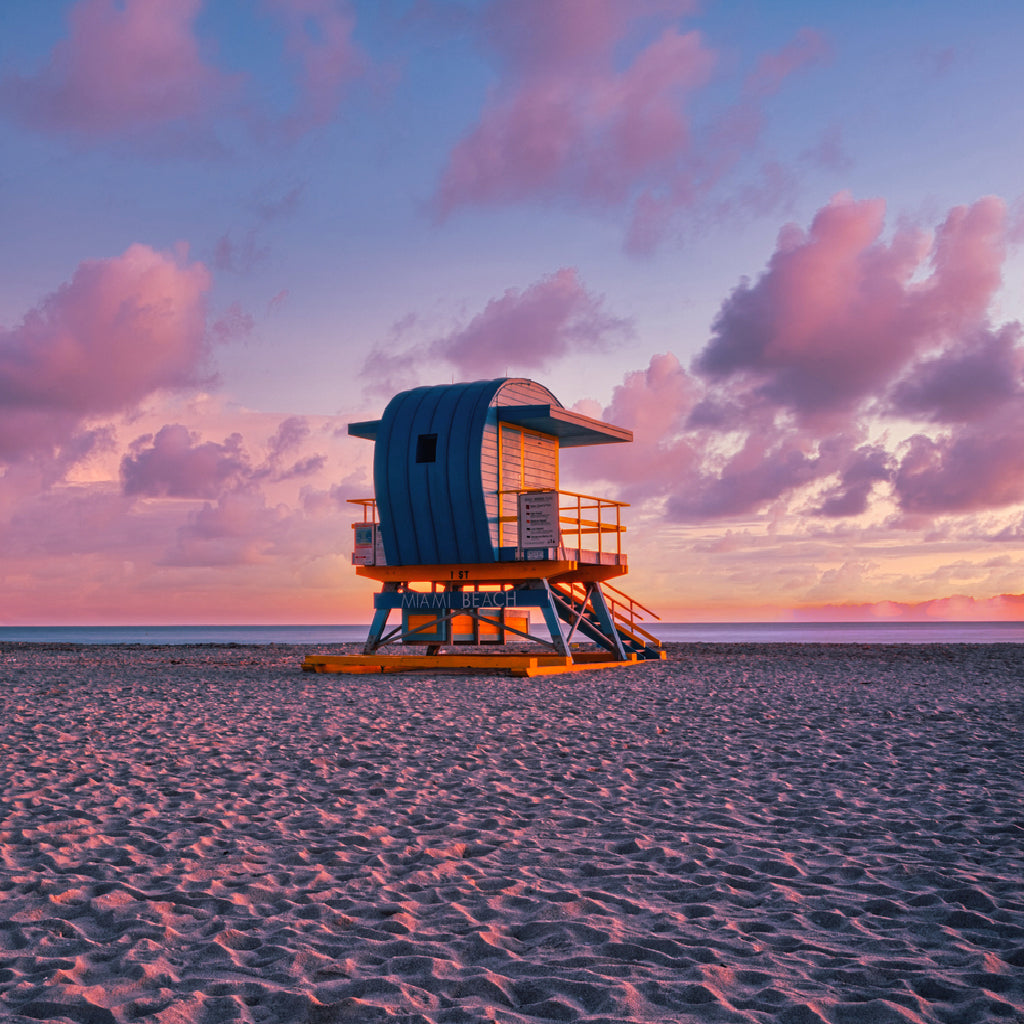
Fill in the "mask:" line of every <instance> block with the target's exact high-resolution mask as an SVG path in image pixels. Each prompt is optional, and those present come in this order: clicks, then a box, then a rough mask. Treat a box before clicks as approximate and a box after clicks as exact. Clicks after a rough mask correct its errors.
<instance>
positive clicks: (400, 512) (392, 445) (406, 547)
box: [373, 388, 428, 565]
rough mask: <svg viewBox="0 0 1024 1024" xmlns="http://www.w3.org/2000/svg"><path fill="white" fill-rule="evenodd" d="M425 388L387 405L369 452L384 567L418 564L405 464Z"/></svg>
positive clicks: (398, 397) (410, 456) (409, 455)
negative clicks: (378, 514)
mask: <svg viewBox="0 0 1024 1024" xmlns="http://www.w3.org/2000/svg"><path fill="white" fill-rule="evenodd" d="M427 390H428V389H427V388H414V389H413V390H412V391H403V392H402V393H401V394H399V395H395V397H394V398H392V399H391V401H390V402H388V407H387V408H386V409H385V410H384V416H383V418H382V420H381V425H380V430H379V431H378V432H377V440H376V442H375V443H374V452H373V488H374V493H375V496H376V498H377V508H378V510H379V513H380V520H381V534H382V539H383V541H384V557H385V558H386V559H387V563H388V565H417V564H421V559H420V557H419V550H418V548H417V545H416V534H415V531H414V524H413V516H412V514H411V512H412V507H413V499H412V493H411V491H410V486H409V484H410V481H409V462H410V461H411V459H414V458H415V457H416V452H415V449H413V450H412V451H411V452H410V444H414V443H415V442H412V441H411V437H412V424H413V420H414V418H415V414H416V410H417V408H418V407H419V404H420V402H421V401H422V400H423V395H424V392H426V391H427Z"/></svg>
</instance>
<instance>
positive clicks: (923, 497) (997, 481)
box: [893, 403, 1024, 514]
mask: <svg viewBox="0 0 1024 1024" xmlns="http://www.w3.org/2000/svg"><path fill="white" fill-rule="evenodd" d="M893 486H894V491H895V494H896V498H897V500H898V501H899V505H900V508H902V509H903V510H904V511H906V512H911V513H914V512H923V513H929V514H936V513H949V512H953V513H958V512H975V511H979V510H982V509H992V508H1003V507H1005V506H1008V505H1014V504H1017V503H1018V502H1021V501H1024V415H1022V410H1021V408H1020V403H1017V405H1016V407H1015V408H1012V410H1011V411H1008V413H1007V414H1006V415H1005V416H996V417H992V418H990V419H988V420H984V421H982V422H980V423H977V424H969V425H966V426H961V427H958V428H957V429H956V430H954V431H953V432H952V433H951V434H946V435H942V436H940V437H938V438H931V437H928V436H926V435H924V434H915V435H914V436H913V437H912V438H910V441H909V442H908V445H907V450H906V452H905V453H904V454H903V457H902V458H901V459H900V463H899V467H898V469H897V471H896V476H895V479H894V484H893Z"/></svg>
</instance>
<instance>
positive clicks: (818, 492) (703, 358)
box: [578, 196, 1024, 522]
mask: <svg viewBox="0 0 1024 1024" xmlns="http://www.w3.org/2000/svg"><path fill="white" fill-rule="evenodd" d="M884 215H885V208H884V204H883V203H882V202H881V201H880V200H869V201H864V202H856V201H854V200H853V199H851V198H849V197H847V196H840V197H838V198H837V199H835V200H833V201H832V202H831V203H830V204H829V205H828V206H826V207H825V208H824V209H822V210H821V211H819V213H818V214H817V215H816V216H815V218H814V219H813V222H812V224H811V227H810V229H809V230H808V231H806V232H805V231H803V230H802V229H801V228H799V227H796V226H793V225H790V226H787V227H785V228H784V229H783V230H782V232H781V233H780V235H779V241H778V245H777V248H776V251H775V253H774V254H773V255H772V257H771V258H770V260H769V262H768V265H767V268H766V269H765V271H764V272H763V273H762V274H761V275H760V276H759V277H758V278H757V280H756V281H755V282H753V283H751V282H750V281H743V282H741V283H740V285H739V286H738V287H737V288H736V289H735V290H734V291H733V292H732V294H731V295H729V296H728V297H727V298H726V299H725V301H724V302H723V303H722V306H721V308H720V310H719V313H718V315H717V317H716V318H715V320H714V323H713V327H712V334H711V338H710V339H709V341H708V343H707V345H706V346H705V348H704V349H703V350H702V351H701V352H700V353H699V355H698V356H697V358H696V359H695V360H694V363H693V366H692V368H691V369H690V370H689V371H686V370H685V369H684V368H683V367H681V366H680V365H679V364H678V362H677V361H675V360H674V358H673V357H671V356H658V357H655V359H653V360H652V361H651V364H650V365H649V366H648V368H647V370H645V371H638V372H635V373H631V374H629V375H627V377H626V378H625V380H624V381H623V384H622V385H621V386H620V387H619V388H617V389H616V391H615V393H614V395H613V398H612V401H611V403H610V404H609V405H608V406H607V408H605V410H604V413H603V418H605V419H607V420H610V421H611V422H615V423H618V424H620V425H622V426H625V427H629V428H631V429H632V430H634V432H635V436H636V441H635V443H634V445H633V446H631V450H630V451H628V453H626V454H624V455H617V454H616V453H613V452H604V451H601V452H599V453H597V455H595V456H594V457H587V458H583V459H581V460H580V462H579V464H578V465H579V469H580V472H582V473H584V474H585V475H587V476H589V477H590V478H591V479H610V480H615V481H617V482H618V483H619V485H620V487H621V490H622V493H623V494H624V495H626V496H629V497H632V498H644V497H657V498H660V499H663V500H664V508H665V511H666V513H667V515H668V516H669V518H671V519H675V520H679V521H684V522H699V521H702V520H708V521H712V520H718V519H728V518H734V517H749V516H761V515H764V514H766V513H767V512H768V511H769V510H771V509H786V508H789V509H790V510H791V511H798V512H799V514H800V515H802V516H808V515H809V516H814V517H822V518H825V519H839V518H844V517H850V516H859V515H862V514H864V513H866V512H868V511H870V509H871V508H872V504H873V502H874V501H875V500H876V499H879V500H892V501H894V502H895V504H896V505H897V507H898V508H899V509H900V510H901V511H902V512H903V513H904V514H905V515H907V516H924V517H928V516H934V515H939V514H946V513H953V514H967V513H974V512H980V511H983V510H996V509H1003V508H1007V507H1009V506H1012V505H1014V504H1016V503H1018V502H1021V501H1024V456H1022V454H1021V453H1022V452H1024V386H1022V385H1024V348H1022V346H1021V338H1022V336H1024V330H1022V328H1021V325H1020V324H1019V323H1017V322H1009V323H1005V324H1002V325H994V324H993V323H992V319H993V317H992V310H993V307H994V300H995V299H996V297H997V293H998V291H999V288H1000V286H1001V283H1002V269H1003V264H1004V261H1005V259H1006V245H1007V231H1008V228H1007V216H1006V208H1005V205H1004V204H1003V203H1002V201H1001V200H999V199H997V198H994V197H988V198H985V199H981V200H978V201H977V202H976V203H974V204H973V205H971V206H963V207H956V208H954V209H953V210H951V211H950V212H949V214H948V215H947V216H946V218H945V219H944V220H943V222H942V223H941V224H940V225H939V226H938V228H937V229H936V230H935V232H934V233H928V232H926V231H923V230H919V229H916V228H914V227H911V226H908V225H903V226H900V227H899V228H897V229H896V231H895V232H894V234H893V235H892V237H891V239H889V240H886V239H885V238H884V236H883V230H884V226H885V224H884V219H885V218H884ZM886 417H889V418H891V419H894V420H898V421H899V423H900V426H899V431H898V436H905V433H906V426H905V421H906V420H908V419H909V420H911V421H912V422H916V423H917V424H918V426H919V428H920V429H919V431H918V433H917V434H916V435H915V436H913V437H911V438H910V440H909V442H907V443H906V444H905V445H904V446H903V447H902V448H900V447H897V446H896V445H895V444H894V443H893V442H889V441H888V440H886V439H885V438H884V437H882V438H878V437H877V436H876V438H875V439H874V440H871V441H869V440H868V438H869V436H870V435H871V434H872V432H873V431H874V432H875V434H876V435H877V431H878V427H879V426H880V425H881V424H884V423H885V422H886ZM936 430H941V431H944V432H941V433H935V431H936ZM797 497H799V500H798V501H795V499H797ZM794 501H795V503H794Z"/></svg>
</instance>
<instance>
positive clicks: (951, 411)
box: [890, 323, 1024, 423]
mask: <svg viewBox="0 0 1024 1024" xmlns="http://www.w3.org/2000/svg"><path fill="white" fill-rule="evenodd" d="M1022 337H1024V330H1022V328H1021V325H1020V324H1018V323H1009V324H1004V325H1003V326H1002V327H1001V328H999V329H998V330H992V329H989V328H987V327H982V328H979V329H978V330H977V331H976V332H974V333H972V334H970V335H967V336H966V337H963V338H961V339H959V340H958V341H956V342H954V343H953V344H952V345H951V346H950V347H949V348H948V349H946V350H944V351H943V352H941V353H939V354H938V355H935V356H930V357H927V358H925V359H922V360H920V361H919V362H917V363H915V364H914V365H913V366H911V368H910V370H909V371H908V372H907V374H906V376H905V377H904V378H903V379H902V380H900V381H899V382H898V383H897V384H896V386H895V387H894V388H893V390H892V394H891V398H890V401H891V403H892V411H893V412H894V413H896V414H897V415H904V416H916V417H924V418H927V419H930V420H934V421H935V422H939V423H954V422H972V421H976V420H979V419H983V418H985V417H987V416H989V415H991V414H992V413H993V412H994V411H995V410H996V409H998V408H999V407H1000V406H1001V405H1003V404H1004V403H1006V402H1009V401H1012V400H1013V399H1014V398H1017V397H1019V396H1020V395H1021V393H1022V384H1024V349H1022V348H1021V347H1020V341H1021V338H1022Z"/></svg>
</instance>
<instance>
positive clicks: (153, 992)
mask: <svg viewBox="0 0 1024 1024" xmlns="http://www.w3.org/2000/svg"><path fill="white" fill-rule="evenodd" d="M303 653H306V652H304V651H299V650H293V649H288V648H283V647H271V648H238V649H232V648H217V647H205V648H204V647H197V648H144V647H140V648H88V647H82V648H75V647H61V646H59V645H49V646H47V645H5V647H4V648H3V650H2V651H0V753H2V759H0V810H2V815H3V817H2V821H0V857H2V861H0V1013H2V1014H5V1015H6V1017H7V1018H8V1019H11V1020H23V1021H29V1020H62V1021H73V1022H80V1024H106V1022H122V1021H124V1022H127V1021H153V1022H162V1024H172V1022H173V1024H177V1022H191V1021H199V1022H214V1021H231V1020H239V1021H254V1022H268V1024H269V1022H275V1024H276V1022H291V1021H295V1022H302V1021H316V1022H328V1021H400V1022H408V1024H411V1022H452V1024H455V1022H475V1021H504V1022H531V1021H588V1022H616V1021H737V1022H779V1024H814V1022H821V1021H825V1022H829V1024H875V1022H881V1024H888V1022H913V1021H929V1022H932V1021H934V1022H939V1024H974V1022H986V1021H997V1020H1002V1021H1008V1022H1011V1024H1020V1022H1024V981H1022V979H1024V892H1022V879H1024V799H1022V798H1024V771H1022V769H1024V763H1022V761H1024V758H1022V749H1024V738H1022V736H1021V724H1022V718H1024V701H1022V696H1024V648H1022V647H1020V646H1017V645H1010V644H1001V645H989V646H985V645H977V646H959V645H949V646H943V645H936V646H929V647H909V646H908V647H902V646H893V647H867V646H860V645H856V646H855V645H827V646H814V645H785V644H776V645H760V646H759V645H727V644H720V645H703V644H693V645H678V646H674V647H673V649H672V652H671V658H670V660H669V661H667V662H664V663H657V664H650V665H643V666H640V667H637V668H631V669H628V670H623V671H621V672H618V671H615V672H611V671H606V672H601V673H594V674H586V673H582V674H577V675H571V676H563V677H554V678H546V679H538V680H518V679H508V678H487V679H482V678H477V677H471V676H455V677H440V676H433V677H425V676H403V677H394V676H386V677H371V676H357V677H339V676H310V675H304V674H302V673H301V672H300V671H299V665H300V663H301V656H302V654H303Z"/></svg>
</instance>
